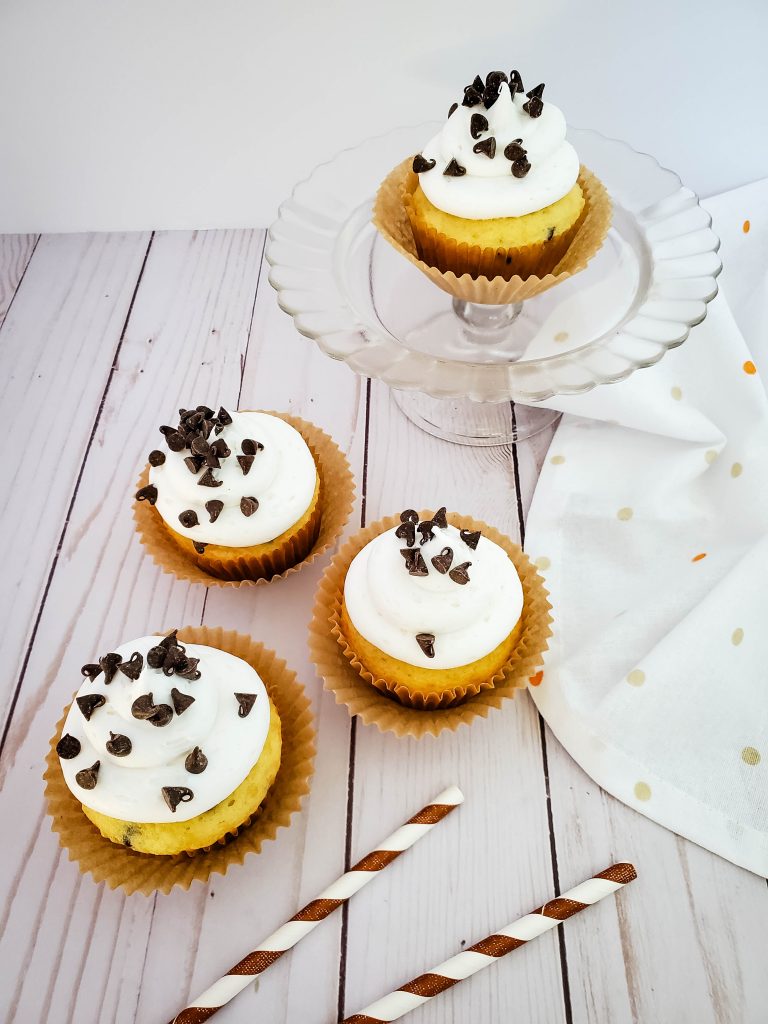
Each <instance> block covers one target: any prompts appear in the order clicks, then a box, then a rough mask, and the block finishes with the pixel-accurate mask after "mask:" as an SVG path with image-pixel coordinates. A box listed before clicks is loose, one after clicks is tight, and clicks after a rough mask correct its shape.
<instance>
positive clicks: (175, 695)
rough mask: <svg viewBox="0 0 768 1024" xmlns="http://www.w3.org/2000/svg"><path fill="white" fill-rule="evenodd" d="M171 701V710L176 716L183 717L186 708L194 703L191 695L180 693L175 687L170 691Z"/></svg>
mask: <svg viewBox="0 0 768 1024" xmlns="http://www.w3.org/2000/svg"><path fill="white" fill-rule="evenodd" d="M171 700H172V701H173V710H174V711H175V712H176V714H177V715H183V714H184V712H185V711H186V710H187V708H188V707H189V706H190V705H192V704H194V703H195V698H194V697H193V696H192V695H191V694H189V693H182V692H181V690H177V689H176V687H175V686H174V687H173V689H172V690H171Z"/></svg>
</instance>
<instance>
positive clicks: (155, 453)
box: [149, 448, 165, 466]
mask: <svg viewBox="0 0 768 1024" xmlns="http://www.w3.org/2000/svg"><path fill="white" fill-rule="evenodd" d="M164 462H165V452H161V451H159V449H157V448H155V449H153V450H152V451H151V452H150V453H149V464H150V466H162V464H163V463H164Z"/></svg>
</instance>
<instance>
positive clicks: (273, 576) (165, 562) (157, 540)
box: [133, 412, 355, 587]
mask: <svg viewBox="0 0 768 1024" xmlns="http://www.w3.org/2000/svg"><path fill="white" fill-rule="evenodd" d="M269 415H270V416H278V417H279V418H280V419H281V420H285V422H286V423H290V425H291V426H292V427H295V428H296V430H298V432H299V433H300V434H301V436H302V437H303V438H304V440H305V441H306V442H307V445H308V446H309V450H310V451H311V452H312V455H313V457H314V460H315V464H316V466H317V471H318V476H319V478H320V497H319V510H320V522H319V528H318V523H317V521H316V517H312V518H311V519H310V521H309V522H308V523H306V524H305V526H304V527H303V528H302V529H301V530H300V531H299V532H297V533H296V534H295V536H294V537H292V538H290V539H289V540H288V541H287V542H286V543H284V544H283V545H282V546H281V547H280V548H279V549H278V550H276V551H275V552H274V553H271V554H270V555H267V556H262V557H260V558H253V559H249V558H245V557H242V558H236V557H235V558H228V559H226V560H225V561H221V560H217V559H213V558H210V557H206V558H205V562H204V563H203V562H201V560H200V559H199V558H197V557H196V556H194V555H192V554H187V553H186V552H185V551H184V550H182V548H181V547H180V546H179V545H178V544H177V543H176V542H175V541H174V540H173V538H172V537H171V536H170V534H169V532H168V527H167V526H166V525H165V523H164V522H163V519H162V517H161V516H160V514H159V513H158V512H157V509H155V508H153V507H152V506H151V505H150V504H149V502H146V501H134V507H133V517H134V519H135V520H136V529H137V530H138V534H139V539H140V541H141V543H142V544H143V545H144V547H145V548H146V550H147V552H148V554H149V555H151V557H152V558H153V560H154V561H155V562H156V563H157V564H158V565H159V566H160V568H161V569H162V570H163V571H164V572H168V573H172V574H173V575H174V576H176V577H177V578H178V579H180V580H189V581H190V582H191V583H202V584H203V585H204V586H206V587H253V586H260V585H262V584H264V583H272V582H274V581H275V580H279V579H284V578H285V577H286V576H290V575H291V574H292V573H295V572H298V571H299V570H300V569H301V568H302V567H303V566H305V565H309V564H310V563H312V562H314V561H315V559H316V558H319V556H320V555H322V554H323V553H324V552H325V551H327V550H328V549H329V548H330V547H332V546H333V545H334V544H335V543H336V541H337V540H338V539H339V537H340V536H341V534H342V532H343V530H344V527H345V526H346V524H347V522H348V520H349V517H350V515H351V514H352V506H353V504H354V500H355V482H354V477H353V476H352V471H351V469H350V467H349V462H348V461H347V458H346V456H345V455H344V453H343V452H342V451H341V449H340V448H339V447H338V445H336V444H335V442H334V441H333V440H332V439H331V438H330V437H329V436H328V434H326V433H325V432H324V431H323V430H321V429H320V428H319V427H316V426H315V425H314V424H313V423H307V421H306V420H302V419H300V418H299V417H298V416H290V415H288V413H282V412H270V413H269ZM148 478H149V467H148V466H147V467H145V468H144V471H143V472H142V474H141V476H140V477H139V480H138V483H137V486H136V490H138V489H139V488H141V487H143V486H144V485H145V484H146V483H147V481H148ZM243 577H246V578H243Z"/></svg>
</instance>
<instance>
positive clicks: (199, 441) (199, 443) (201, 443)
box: [189, 434, 211, 455]
mask: <svg viewBox="0 0 768 1024" xmlns="http://www.w3.org/2000/svg"><path fill="white" fill-rule="evenodd" d="M189 450H190V451H191V452H192V454H193V455H207V454H208V452H209V451H210V450H211V446H210V444H209V443H208V441H207V439H206V437H205V435H204V434H198V435H197V436H196V437H193V438H192V441H191V442H190V445H189Z"/></svg>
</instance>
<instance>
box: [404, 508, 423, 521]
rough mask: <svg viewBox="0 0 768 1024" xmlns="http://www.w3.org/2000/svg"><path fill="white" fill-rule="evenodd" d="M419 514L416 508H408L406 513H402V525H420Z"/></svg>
mask: <svg viewBox="0 0 768 1024" xmlns="http://www.w3.org/2000/svg"><path fill="white" fill-rule="evenodd" d="M418 521H419V513H418V512H417V511H416V509H414V508H407V509H406V510H405V512H401V513H400V522H401V523H414V524H416V523H418Z"/></svg>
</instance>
